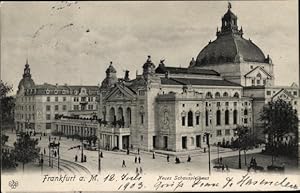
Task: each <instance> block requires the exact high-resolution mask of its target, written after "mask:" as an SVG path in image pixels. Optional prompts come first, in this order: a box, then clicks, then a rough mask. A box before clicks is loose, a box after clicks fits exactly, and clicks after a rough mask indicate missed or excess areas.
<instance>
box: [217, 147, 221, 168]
mask: <svg viewBox="0 0 300 193" xmlns="http://www.w3.org/2000/svg"><path fill="white" fill-rule="evenodd" d="M217 152H218V164H219V163H220V153H219V143H217Z"/></svg>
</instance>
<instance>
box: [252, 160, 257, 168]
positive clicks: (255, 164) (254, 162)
mask: <svg viewBox="0 0 300 193" xmlns="http://www.w3.org/2000/svg"><path fill="white" fill-rule="evenodd" d="M253 166H254V167H255V168H256V166H257V163H256V159H255V158H254V159H253Z"/></svg>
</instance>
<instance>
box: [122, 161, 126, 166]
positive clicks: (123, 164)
mask: <svg viewBox="0 0 300 193" xmlns="http://www.w3.org/2000/svg"><path fill="white" fill-rule="evenodd" d="M123 167H125V168H126V164H125V160H123V163H122V168H123Z"/></svg>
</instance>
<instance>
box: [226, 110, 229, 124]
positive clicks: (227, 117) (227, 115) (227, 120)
mask: <svg viewBox="0 0 300 193" xmlns="http://www.w3.org/2000/svg"><path fill="white" fill-rule="evenodd" d="M225 125H229V110H228V109H227V110H226V111H225Z"/></svg>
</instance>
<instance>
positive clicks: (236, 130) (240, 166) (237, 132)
mask: <svg viewBox="0 0 300 193" xmlns="http://www.w3.org/2000/svg"><path fill="white" fill-rule="evenodd" d="M234 133H235V135H236V136H237V137H238V138H237V142H238V144H237V145H238V148H239V169H242V160H241V147H240V145H241V143H240V136H239V131H238V129H235V131H234Z"/></svg>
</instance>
